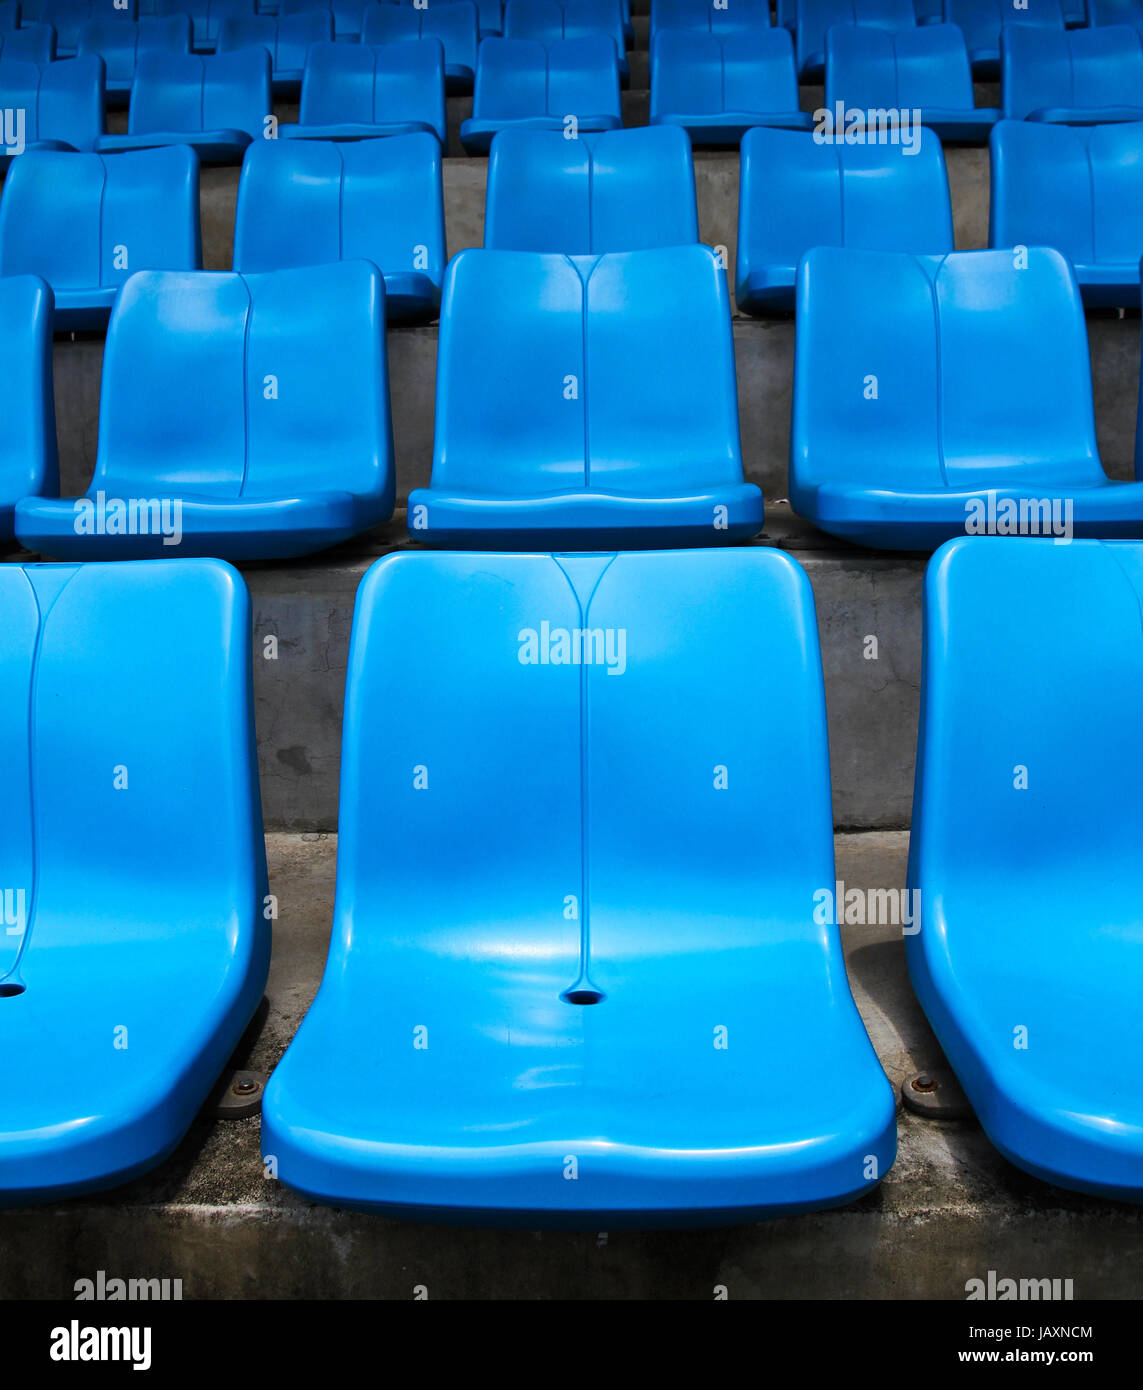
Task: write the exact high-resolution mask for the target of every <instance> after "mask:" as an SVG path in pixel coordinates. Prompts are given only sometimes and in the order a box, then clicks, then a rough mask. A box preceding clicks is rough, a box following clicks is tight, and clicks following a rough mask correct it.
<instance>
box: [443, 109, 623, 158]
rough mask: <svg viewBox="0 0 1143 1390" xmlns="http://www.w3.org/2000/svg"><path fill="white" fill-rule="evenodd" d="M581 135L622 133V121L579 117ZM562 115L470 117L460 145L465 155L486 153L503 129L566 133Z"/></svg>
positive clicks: (462, 127) (462, 128)
mask: <svg viewBox="0 0 1143 1390" xmlns="http://www.w3.org/2000/svg"><path fill="white" fill-rule="evenodd" d="M577 119H578V124H579V130H580V133H581V134H584V135H588V134H591V133H593V132H595V131H603V130H619V129H621V128H622V125H623V122H622V120H621V119H620V118H619V117H618V116H578V117H577ZM563 128H564V118H563V117H562V116H523V117H521V118H520V119H519V120H503V121H501V120H477V119H476V117H474V116H470V117H469V118H468V120H467V121H464V122H462V124H461V127H460V143H461V144H462V145H463V146H464V150H465V153H466V154H487V153H488V151H489V150H490V149H491V148H492V140H493V137H494V136H495V135H496V134H497V133H498V132H499V131H501V130H563Z"/></svg>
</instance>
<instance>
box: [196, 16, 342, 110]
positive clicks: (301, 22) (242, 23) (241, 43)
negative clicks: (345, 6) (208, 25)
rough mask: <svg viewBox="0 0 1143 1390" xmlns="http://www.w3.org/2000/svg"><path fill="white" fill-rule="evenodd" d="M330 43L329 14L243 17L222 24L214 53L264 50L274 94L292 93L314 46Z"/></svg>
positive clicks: (227, 20) (331, 38) (299, 82)
mask: <svg viewBox="0 0 1143 1390" xmlns="http://www.w3.org/2000/svg"><path fill="white" fill-rule="evenodd" d="M332 40H333V16H332V15H331V14H330V12H329V11H328V10H307V11H306V12H305V13H304V14H295V15H287V16H286V17H285V18H283V19H276V18H274V16H272V15H265V14H259V15H245V16H242V17H241V18H234V19H226V20H223V22H222V24H221V26H220V27H219V30H218V41H217V43H216V44H215V49H216V51H217V52H218V53H231V52H233V51H234V50H235V49H238V48H264V49H265V50H266V52H267V53H268V54H269V55H270V80H271V83H272V85H273V90H274V91H275V93H279V94H283V93H284V94H290V93H294V92H296V91H297V90H298V88H299V87H300V86H301V82H302V74H303V72H304V71H305V66H306V54H307V53H308V52H309V51H310V48H311V47H312V46H313V45H314V44H315V43H330V42H332Z"/></svg>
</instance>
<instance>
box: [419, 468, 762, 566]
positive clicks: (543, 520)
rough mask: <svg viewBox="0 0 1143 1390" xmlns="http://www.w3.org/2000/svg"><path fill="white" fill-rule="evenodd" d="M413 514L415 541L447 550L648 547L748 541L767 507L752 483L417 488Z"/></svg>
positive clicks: (753, 534)
mask: <svg viewBox="0 0 1143 1390" xmlns="http://www.w3.org/2000/svg"><path fill="white" fill-rule="evenodd" d="M418 510H420V513H421V516H420V518H419V517H418ZM716 513H717V521H718V525H717V528H716V524H715V523H716ZM408 517H409V523H408V524H409V534H410V536H412V538H413V539H414V540H418V541H421V542H423V543H424V544H425V545H434V546H445V547H448V548H450V549H460V550H466V549H468V550H471V549H477V550H479V549H488V548H492V549H519V550H612V549H632V550H646V549H663V548H669V547H673V546H684V547H691V546H709V545H719V544H729V543H731V542H734V541H743V540H749V539H750V538H751V537H752V536H756V535H757V534H758V533H759V531H761V530H762V527H763V525H764V523H765V508H764V504H763V501H762V493H761V490H760V489H759V488H757V487H755V485H754V484H753V483H742V484H739V485H737V486H731V487H722V488H717V489H715V490H714V491H712V492H710V493H709V494H706V495H696V496H691V497H630V496H619V495H617V494H614V493H606V492H591V491H584V492H582V493H563V494H548V495H546V496H542V497H477V496H469V495H464V496H462V495H458V494H455V493H447V492H444V491H440V492H438V491H435V490H434V489H432V488H417V489H415V490H414V491H413V492H411V493H410V494H409V509H408ZM419 522H423V524H419Z"/></svg>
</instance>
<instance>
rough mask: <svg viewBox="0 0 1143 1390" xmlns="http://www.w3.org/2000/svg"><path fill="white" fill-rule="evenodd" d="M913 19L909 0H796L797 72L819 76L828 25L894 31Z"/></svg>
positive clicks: (911, 25) (912, 24) (913, 22)
mask: <svg viewBox="0 0 1143 1390" xmlns="http://www.w3.org/2000/svg"><path fill="white" fill-rule="evenodd" d="M916 23H917V16H916V11H915V10H914V9H913V0H797V5H796V18H795V23H794V31H795V37H796V42H797V57H798V76H799V77H800V78H801V79H802V80H803V81H806V80H808V79H817V80H820V79H821V76H822V71H823V69H824V68H825V64H826V35H827V34H828V33H829V31H830V29H833V28H839V27H846V26H848V27H856V28H862V29H877V30H880V31H882V32H888V33H894V32H896V31H897V30H899V29H912V28H914V27H915V25H916Z"/></svg>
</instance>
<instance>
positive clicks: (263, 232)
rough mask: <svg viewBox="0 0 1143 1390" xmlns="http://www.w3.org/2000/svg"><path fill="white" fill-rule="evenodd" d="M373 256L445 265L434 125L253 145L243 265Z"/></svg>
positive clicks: (404, 265) (238, 257)
mask: <svg viewBox="0 0 1143 1390" xmlns="http://www.w3.org/2000/svg"><path fill="white" fill-rule="evenodd" d="M337 260H367V261H372V262H373V263H374V265H376V266H377V267H378V268H379V269H380V270H381V271H382V272H383V273H388V274H392V273H395V272H405V273H409V272H412V271H413V270H414V269H416V268H417V267H418V265H422V264H423V268H424V269H425V270H426V272H427V273H428V274H430V275H431V276H432V277H433V278H434V279H435V281H436V283H437V284H438V285H439V283H440V278H441V275H442V274H443V272H444V263H445V260H446V256H445V239H444V212H443V205H442V198H441V153H440V146H439V144H438V143H437V140H436V138H435V137H434V136H432V135H429V134H427V133H425V132H418V133H416V134H413V135H394V136H390V137H389V138H388V139H385V140H361V141H344V142H342V141H338V142H334V141H322V140H289V141H278V140H266V141H262V142H259V143H258V144H256V145H254V146H253V147H252V148H251V149H250V151H249V152H248V153H247V155H246V159H245V161H244V164H243V169H242V178H241V182H240V185H239V195H238V212H237V218H236V222H235V239H234V268H235V269H236V270H241V271H254V272H258V271H266V270H279V269H283V268H286V267H289V266H301V265H321V264H323V263H327V262H330V261H337Z"/></svg>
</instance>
